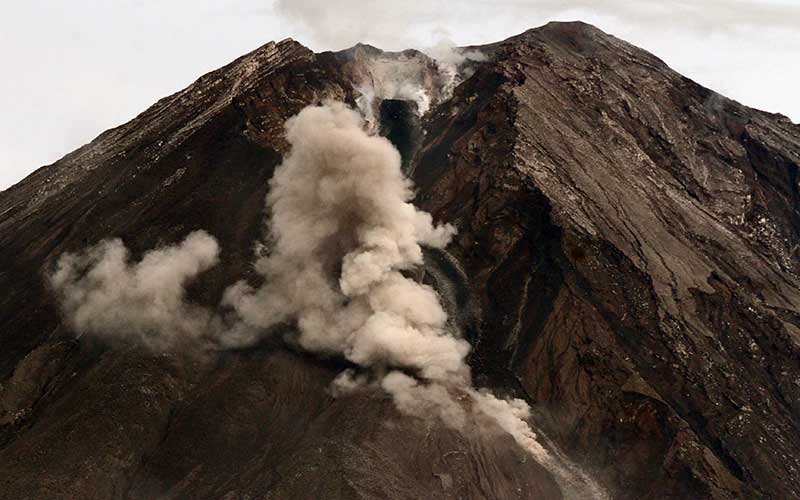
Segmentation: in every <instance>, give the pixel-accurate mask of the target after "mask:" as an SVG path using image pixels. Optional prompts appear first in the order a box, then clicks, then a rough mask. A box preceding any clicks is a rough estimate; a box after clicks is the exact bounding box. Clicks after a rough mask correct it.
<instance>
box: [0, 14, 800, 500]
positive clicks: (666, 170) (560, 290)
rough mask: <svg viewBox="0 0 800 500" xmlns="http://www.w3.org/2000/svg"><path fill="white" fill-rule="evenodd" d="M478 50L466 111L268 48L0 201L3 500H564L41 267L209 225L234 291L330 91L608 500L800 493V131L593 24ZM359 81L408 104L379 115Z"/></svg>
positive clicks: (364, 70)
mask: <svg viewBox="0 0 800 500" xmlns="http://www.w3.org/2000/svg"><path fill="white" fill-rule="evenodd" d="M478 49H479V50H480V51H481V52H482V53H483V54H485V55H486V56H488V57H487V60H486V61H478V62H474V63H470V64H469V68H468V70H469V71H468V72H466V73H465V75H469V78H467V79H466V80H465V81H464V82H463V83H461V84H460V85H458V86H457V87H456V88H455V91H454V94H453V96H452V98H450V99H448V98H447V97H448V96H447V95H446V93H445V92H443V91H442V90H441V89H443V88H444V87H445V86H446V84H447V82H443V81H441V80H442V78H443V76H442V74H443V73H442V71H441V68H439V67H437V64H436V63H435V62H434V61H432V60H430V59H428V58H426V57H425V56H424V55H422V54H420V53H418V52H414V51H407V52H405V53H399V54H389V53H382V52H380V51H379V50H377V49H374V48H372V47H368V46H357V47H354V48H353V49H350V50H348V51H343V52H340V53H322V54H314V53H313V52H311V51H310V50H308V49H306V48H304V47H303V46H301V45H300V44H298V43H296V42H294V41H291V40H285V41H283V42H280V43H269V44H267V45H265V46H263V47H261V48H260V49H257V50H256V51H254V52H252V53H250V54H248V55H246V56H244V57H242V58H240V59H238V60H237V61H234V62H233V63H231V64H230V65H228V66H226V67H224V68H221V69H219V70H217V71H215V72H212V73H210V74H208V75H205V76H203V77H202V78H200V79H199V80H198V81H197V82H195V83H194V84H193V85H192V86H190V87H188V88H187V89H185V90H183V91H181V92H179V93H177V94H175V95H173V96H170V97H168V98H165V99H162V100H161V101H159V102H158V103H156V104H155V105H154V106H153V107H151V108H150V109H148V110H147V111H145V112H144V113H142V114H141V115H140V116H138V117H137V118H135V119H134V120H132V121H131V122H129V123H128V124H125V125H123V126H121V127H118V128H116V129H113V130H110V131H108V132H105V133H104V134H102V135H101V136H99V137H98V138H97V139H96V140H95V141H93V142H92V143H91V144H88V145H87V146H84V147H83V148H80V149H79V150H77V151H75V152H74V153H71V154H70V155H67V156H66V157H65V158H64V159H62V160H60V161H59V162H57V163H55V164H54V165H51V166H48V167H44V168H42V169H40V170H39V171H37V172H35V173H34V174H32V175H31V176H30V177H28V178H27V179H25V180H24V181H22V182H21V183H19V184H18V185H16V186H14V187H13V188H11V189H9V190H7V191H4V192H2V193H0V285H2V288H3V290H5V294H4V296H3V297H2V298H0V353H2V354H0V380H1V381H2V386H0V497H2V498H15V499H17V498H229V499H233V498H311V497H313V498H363V499H372V498H397V499H401V498H402V499H405V498H409V499H411V498H437V499H438V498H452V499H461V498H475V499H479V498H498V499H510V498H561V492H560V491H559V487H558V485H557V484H556V483H555V481H554V479H553V478H552V477H551V475H550V474H549V473H548V472H547V471H546V470H544V469H543V468H542V467H541V466H540V465H539V464H536V463H535V462H534V461H532V460H529V459H528V458H527V457H526V456H525V455H524V453H523V452H522V451H521V450H519V449H518V448H516V446H515V445H514V443H513V441H512V440H511V439H510V438H508V437H500V438H492V439H489V438H487V437H486V436H464V435H461V434H458V433H456V432H453V431H450V430H447V429H445V428H443V427H442V426H441V425H440V424H438V423H436V422H421V421H418V420H415V419H412V418H409V417H407V416H402V415H400V414H399V413H398V412H397V411H396V410H395V409H394V407H393V405H392V402H391V400H390V399H388V398H387V397H386V396H385V395H383V394H382V393H380V392H379V391H375V392H373V393H360V394H357V395H352V396H349V397H343V398H342V397H340V398H333V397H332V396H331V395H330V394H329V391H328V387H329V384H330V382H331V380H332V379H333V378H334V377H335V376H336V374H337V373H339V372H340V371H341V369H342V368H344V367H345V366H346V364H345V363H344V362H343V361H341V360H338V359H318V358H316V357H313V356H310V355H308V354H305V353H302V352H299V351H297V350H296V349H293V348H291V347H290V346H287V345H284V344H283V343H282V342H279V341H277V340H275V341H269V342H265V343H262V344H260V345H259V346H257V347H255V348H251V349H245V350H239V351H229V352H222V353H196V352H186V353H180V354H175V353H172V354H158V353H149V352H146V351H144V350H142V349H140V348H137V347H136V346H127V347H126V346H114V347H113V348H112V347H111V346H108V345H104V344H102V343H99V342H97V341H94V340H92V339H90V338H80V339H75V338H74V334H73V333H72V332H70V331H69V329H68V328H66V327H65V326H64V325H63V324H62V321H61V319H60V318H59V314H58V311H57V307H56V305H55V303H54V301H53V299H52V296H51V294H50V293H48V291H47V290H46V287H45V285H44V279H43V272H44V271H43V270H45V269H48V266H51V265H52V263H53V261H54V259H55V258H57V257H58V256H59V255H61V254H62V253H63V252H65V251H75V250H79V249H81V248H84V247H85V246H87V245H88V244H92V243H95V242H97V241H99V240H101V239H103V238H106V237H109V236H119V237H122V238H123V239H124V240H125V242H126V243H127V244H128V246H129V247H130V248H131V249H132V251H133V252H134V253H137V254H140V253H141V252H143V251H145V250H147V249H149V248H153V247H155V246H158V245H160V244H167V243H174V242H176V241H179V240H180V239H181V238H183V237H184V236H185V235H186V234H187V233H188V232H190V231H191V230H194V229H205V230H207V231H209V232H210V233H211V234H213V235H214V236H216V237H217V238H218V239H219V241H220V242H221V244H222V249H223V256H222V257H223V258H222V263H221V264H220V265H219V266H217V267H216V268H214V269H213V270H211V271H209V272H208V273H207V274H206V275H204V276H203V278H202V279H201V281H200V282H199V283H198V284H197V286H194V287H192V289H191V290H190V292H191V295H192V298H193V299H194V300H196V301H198V302H202V303H207V304H215V303H218V302H219V299H220V296H221V294H222V291H223V290H224V288H225V287H226V286H228V285H229V284H231V282H232V281H234V280H236V279H237V278H238V277H240V276H247V275H248V274H249V273H251V272H252V271H251V270H250V263H251V261H252V248H253V245H254V243H255V242H256V241H257V240H258V239H259V238H260V237H261V236H262V234H263V225H262V220H263V216H264V213H263V211H264V208H263V200H264V197H265V194H266V190H267V189H268V183H267V181H268V180H269V178H270V177H271V175H272V172H273V170H274V168H275V167H276V166H277V165H278V164H279V163H280V161H281V158H282V155H284V154H285V153H286V151H287V144H286V143H285V140H284V139H283V124H284V122H285V120H286V119H287V118H289V117H290V116H292V115H294V114H296V113H297V112H298V111H299V110H300V109H302V108H303V107H305V106H306V105H308V104H314V103H318V102H320V101H321V100H324V99H337V100H344V101H345V102H349V103H351V104H352V105H354V106H355V105H358V104H360V105H361V106H362V109H368V110H369V111H371V112H372V113H373V116H374V117H375V119H376V120H378V121H380V126H378V127H376V128H378V129H379V130H381V131H382V132H383V133H384V134H386V135H387V136H389V137H390V138H392V139H393V140H394V141H395V143H396V144H397V145H398V147H399V148H400V149H401V152H402V153H403V157H404V161H405V164H406V168H407V171H408V172H409V173H410V174H411V175H412V176H413V178H414V180H415V182H416V184H417V188H418V196H417V201H416V203H417V204H418V205H420V206H421V207H423V208H425V209H426V210H429V211H431V212H432V213H433V214H434V215H435V217H436V218H437V219H438V220H443V221H449V222H451V223H453V224H455V225H457V226H458V229H459V235H458V236H457V239H456V241H455V242H454V244H452V245H451V246H450V247H449V248H448V251H447V252H438V251H430V252H429V253H428V254H427V255H426V271H427V272H426V275H427V276H426V277H425V278H424V279H425V280H427V281H428V282H430V283H432V284H435V285H436V286H437V288H438V289H439V290H440V292H441V293H442V294H443V296H444V297H445V298H446V299H447V303H448V308H449V309H450V312H451V313H453V315H454V316H455V318H457V321H458V322H459V324H460V325H461V327H462V329H463V330H464V331H465V332H466V334H467V336H468V337H469V339H470V341H471V343H472V344H473V346H474V352H473V354H472V356H471V360H470V362H471V365H472V366H473V369H474V371H475V375H476V379H477V382H478V383H479V385H482V386H487V387H491V388H493V389H495V391H497V392H499V393H501V394H508V395H511V394H514V395H517V396H524V397H526V398H527V399H528V401H529V402H530V403H531V404H532V406H533V408H534V410H535V413H536V414H535V424H536V426H537V427H538V428H540V429H542V430H544V431H546V434H547V436H548V437H549V439H550V440H551V441H552V443H553V445H554V446H555V447H557V448H560V449H561V450H562V451H563V452H564V453H565V454H566V455H568V456H569V457H570V458H571V459H572V460H573V461H575V462H576V463H579V464H580V465H581V466H582V467H583V469H584V470H586V471H587V472H589V473H590V474H591V475H593V476H594V477H595V478H597V480H598V481H599V482H600V483H601V484H603V486H604V487H605V488H606V489H607V491H609V493H610V495H611V496H613V497H614V498H642V497H646V496H647V497H653V498H714V499H728V498H775V499H779V498H780V499H783V498H800V479H798V478H800V438H798V436H800V281H799V280H798V277H797V274H796V273H797V271H798V260H797V257H796V251H797V248H798V245H800V238H799V236H800V233H799V231H800V224H799V222H800V220H799V219H798V185H797V169H798V164H800V127H798V126H797V125H794V124H792V123H791V122H790V121H789V120H788V119H786V118H785V117H782V116H779V115H770V114H767V113H763V112H760V111H756V110H753V109H749V108H746V107H744V106H741V105H739V104H738V103H735V102H732V101H730V100H727V99H725V98H724V97H721V96H719V95H717V94H714V93H713V92H711V91H709V90H707V89H704V88H702V87H701V86H699V85H697V84H695V83H694V82H691V81H690V80H688V79H686V78H684V77H682V76H680V75H679V74H677V73H675V72H674V71H672V70H670V69H669V68H668V67H667V66H666V65H665V64H664V63H663V62H661V61H660V60H658V59H657V58H655V57H654V56H652V55H650V54H648V53H646V52H644V51H641V50H639V49H637V48H635V47H632V46H630V45H629V44H626V43H624V42H622V41H620V40H618V39H616V38H614V37H611V36H609V35H606V34H604V33H602V32H600V31H599V30H596V29H594V28H592V27H591V26H588V25H585V24H581V23H552V24H549V25H547V26H544V27H542V28H538V29H535V30H531V31H528V32H526V33H523V34H522V35H519V36H517V37H514V38H511V39H509V40H506V41H504V42H501V43H498V44H494V45H490V46H485V47H479V48H478ZM376 60H378V61H379V64H376V63H374V61H376ZM392 64H394V65H395V66H392ZM392 67H400V68H402V70H401V73H402V74H403V75H404V76H403V77H404V78H408V79H413V81H415V82H418V83H420V84H421V88H422V89H423V90H424V91H425V93H426V96H427V97H428V98H430V106H431V107H430V111H429V112H428V113H426V114H425V115H424V116H423V117H422V118H421V119H419V118H418V117H416V116H415V115H414V112H415V111H419V110H420V105H421V104H424V103H422V102H420V101H419V100H418V99H415V96H414V95H411V94H409V93H408V92H406V91H401V90H400V89H394V90H391V89H390V90H387V85H388V83H387V81H389V80H391V78H390V76H392V74H391V71H389V69H387V68H392ZM387 72H388V73H387ZM387 75H389V76H387ZM365 82H368V83H371V85H372V88H373V89H376V88H377V89H379V90H380V91H381V93H382V94H383V95H384V97H393V98H394V99H393V100H387V101H384V103H383V105H380V103H375V106H377V107H378V108H377V109H374V108H364V103H363V101H360V98H363V92H362V91H360V90H359V87H362V86H363V84H364V83H365ZM388 94H391V95H388ZM409 100H416V101H417V102H414V103H413V104H411V103H409V102H408V101H409Z"/></svg>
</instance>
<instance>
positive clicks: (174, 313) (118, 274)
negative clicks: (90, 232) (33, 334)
mask: <svg viewBox="0 0 800 500" xmlns="http://www.w3.org/2000/svg"><path fill="white" fill-rule="evenodd" d="M218 255H219V246H218V245H217V241H216V240H215V239H214V238H213V237H211V236H210V235H208V234H207V233H205V232H203V231H197V232H194V233H191V234H190V235H189V236H188V237H187V238H186V239H185V240H184V241H183V242H182V243H180V244H179V245H176V246H172V247H165V248H162V249H158V250H153V251H150V252H148V253H147V254H145V256H144V257H143V258H142V260H141V261H140V262H137V263H132V262H130V256H129V252H128V249H127V248H126V247H125V245H124V244H123V243H122V241H121V240H119V239H114V240H107V241H103V242H101V243H99V244H98V245H96V246H94V247H92V248H90V249H88V250H86V251H85V252H82V253H80V254H64V255H63V256H61V258H60V259H59V261H58V263H57V266H56V269H55V271H54V272H53V273H52V274H51V275H50V276H49V283H50V285H51V286H52V288H53V290H54V291H55V293H56V294H57V296H58V298H59V300H60V304H61V308H62V311H63V314H64V316H65V318H66V320H67V323H68V324H69V325H70V327H71V328H72V329H73V330H74V331H75V332H76V333H78V334H90V335H96V336H100V337H102V338H104V339H106V340H109V341H112V342H113V341H116V340H126V341H131V340H132V341H136V342H140V343H142V344H144V345H145V346H147V347H150V348H152V349H155V350H165V349H169V348H172V347H174V346H175V345H176V344H178V343H181V342H183V341H185V340H188V339H192V338H197V337H199V336H201V335H203V334H204V333H205V332H206V331H207V328H208V324H209V321H210V318H211V315H210V313H209V312H208V311H207V310H206V309H204V308H202V307H200V306H194V305H191V304H189V303H187V302H186V300H185V294H186V289H185V287H186V285H187V284H188V283H189V282H191V281H192V280H193V279H194V278H196V277H197V276H198V275H199V274H200V273H202V272H203V271H206V270H208V269H209V268H211V267H212V266H214V265H215V264H216V263H217V260H218Z"/></svg>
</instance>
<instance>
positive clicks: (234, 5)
mask: <svg viewBox="0 0 800 500" xmlns="http://www.w3.org/2000/svg"><path fill="white" fill-rule="evenodd" d="M576 19H580V20H583V21H586V22H589V23H592V24H594V25H596V26H598V27H600V28H601V29H603V30H605V31H607V32H609V33H611V34H614V35H616V36H618V37H620V38H623V39H626V40H628V41H630V42H632V43H634V44H636V45H639V46H641V47H643V48H646V49H647V50H650V51H651V52H653V53H655V54H656V55H658V56H659V57H660V58H662V59H664V60H665V61H666V62H667V63H668V64H670V65H671V66H672V67H673V68H675V69H676V70H678V71H680V72H681V73H683V74H685V75H687V76H689V77H691V78H693V79H694V80H696V81H698V82H700V83H701V84H703V85H706V86H708V87H710V88H712V89H714V90H716V91H718V92H720V93H722V94H725V95H727V96H728V97H731V98H733V99H736V100H738V101H740V102H742V103H744V104H747V105H749V106H753V107H756V108H760V109H764V110H768V111H774V112H780V113H783V114H785V115H787V116H789V117H790V118H792V119H793V120H794V121H795V122H800V93H798V91H797V87H798V85H799V83H798V82H800V0H694V1H685V0H674V1H669V0H665V1H653V0H636V1H632V0H564V1H556V0H457V1H435V0H433V1H431V0H428V1H410V0H406V1H398V0H391V1H389V0H379V1H369V0H339V1H336V0H274V1H270V0H233V1H227V2H215V1H211V0H164V1H158V2H156V1H147V0H116V1H114V2H107V1H100V0H73V1H70V2H63V1H42V0H29V1H27V2H12V1H11V0H0V61H1V62H2V68H3V70H2V77H0V189H5V188H7V187H9V186H10V185H12V184H13V183H15V182H17V181H19V180H21V179H22V178H23V177H24V176H25V175H27V174H29V173H30V172H32V171H33V170H35V169H36V168H38V167H40V166H42V165H46V164H49V163H52V162H54V161H56V160H57V159H59V158H60V157H61V156H63V155H64V154H66V153H68V152H70V151H72V150H73V149H75V148H77V147H78V146H80V145H82V144H84V143H86V142H88V141H90V140H91V139H92V138H94V137H95V136H97V135H98V134H99V133H100V132H102V131H103V130H105V129H108V128H110V127H113V126H116V125H119V124H121V123H124V122H125V121H127V120H129V119H131V118H133V117H134V116H135V115H136V114H137V113H139V112H141V111H144V109H145V108H147V107H148V106H149V105H150V104H152V103H154V102H155V101H156V100H157V99H158V98H160V97H163V96H165V95H168V94H170V93H173V92H175V91H177V90H180V89H181V88H183V87H185V86H186V85H188V84H189V83H191V82H192V81H194V80H195V79H196V78H197V77H199V76H200V75H201V74H203V73H204V72H207V71H209V70H212V69H215V68H217V67H219V66H222V65H223V64H225V63H227V62H229V61H230V60H232V59H234V58H236V57H237V56H239V55H241V54H243V53H245V52H248V51H250V50H252V49H254V48H256V47H258V46H260V45H262V44H263V43H265V42H267V41H269V40H279V39H283V38H286V37H289V36H291V37H292V38H294V39H296V40H298V41H300V42H302V43H304V44H305V45H307V46H309V47H311V48H313V49H315V50H318V51H319V50H325V49H341V48H345V47H348V46H350V45H353V44H354V43H355V42H357V41H363V42H368V43H372V44H373V45H377V46H379V47H382V48H387V49H401V48H407V47H411V46H414V47H425V46H430V45H433V44H435V43H436V42H438V41H440V40H441V39H449V40H452V41H453V42H455V43H456V44H461V45H463V44H479V43H487V42H492V41H496V40H500V39H503V38H505V37H508V36H511V35H514V34H517V33H519V32H521V31H524V30H525V29H528V28H532V27H536V26H539V25H542V24H544V23H546V22H547V21H550V20H576Z"/></svg>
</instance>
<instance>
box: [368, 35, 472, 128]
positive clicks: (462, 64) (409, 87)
mask: <svg viewBox="0 0 800 500" xmlns="http://www.w3.org/2000/svg"><path fill="white" fill-rule="evenodd" d="M422 52H423V53H424V54H425V56H427V57H425V56H423V55H421V54H419V53H417V54H414V55H407V54H406V53H402V54H399V55H398V54H387V55H379V56H370V57H369V58H368V59H367V61H366V74H365V75H363V80H362V81H361V82H359V84H358V85H357V86H356V90H357V91H358V92H359V94H360V96H359V97H358V98H357V99H356V104H357V105H358V108H359V110H360V111H361V113H362V114H363V115H364V117H365V119H366V121H367V124H368V125H369V130H370V131H374V130H376V127H377V119H376V109H377V107H378V106H379V105H380V103H381V101H382V100H384V99H401V100H405V101H412V102H414V103H416V105H417V106H416V113H417V114H418V115H419V116H424V115H425V114H426V113H427V112H428V111H429V110H430V109H431V108H432V107H433V106H435V105H438V104H440V103H442V102H444V101H446V100H448V99H450V97H452V95H453V90H454V89H455V88H456V86H458V84H460V83H461V82H462V81H463V80H464V78H466V77H469V76H471V73H472V68H470V67H468V66H466V63H468V62H483V61H486V59H487V57H486V55H485V54H483V53H481V52H479V51H477V50H462V49H460V48H458V47H456V46H455V45H454V44H453V43H452V42H450V41H448V40H445V39H442V40H440V41H439V43H438V44H437V45H435V46H433V47H430V48H427V49H423V50H422ZM432 69H434V70H433V71H431V70H432Z"/></svg>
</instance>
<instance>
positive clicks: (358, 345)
mask: <svg viewBox="0 0 800 500" xmlns="http://www.w3.org/2000/svg"><path fill="white" fill-rule="evenodd" d="M363 127H364V121H363V119H362V117H361V116H360V115H359V114H358V113H357V112H355V111H353V110H351V109H349V108H348V107H346V106H345V105H344V104H341V103H332V104H329V105H326V106H315V107H308V108H306V109H304V110H303V111H301V112H300V114H298V115H297V116H296V117H294V118H292V119H290V120H289V121H288V122H287V125H286V131H287V134H286V137H287V140H288V141H289V143H290V144H291V145H292V150H291V152H290V153H289V155H288V156H287V157H286V159H285V160H284V162H283V164H282V165H281V166H280V167H279V168H278V169H277V170H276V172H275V175H274V177H273V179H272V181H271V186H270V187H271V189H270V192H269V195H268V197H267V205H268V208H269V210H270V212H271V225H270V231H271V236H272V248H271V251H270V253H269V255H267V256H265V257H262V258H260V259H259V260H258V261H257V262H256V270H257V271H258V272H259V273H260V274H261V275H262V276H263V277H264V285H263V286H261V287H260V288H253V287H251V286H248V285H247V284H245V283H243V282H240V283H238V284H236V285H235V286H233V287H231V288H230V289H229V290H228V291H227V293H226V295H225V300H224V303H225V305H228V306H231V307H233V308H234V309H235V311H236V312H237V313H238V315H239V316H240V317H241V318H242V320H243V321H244V322H245V323H246V324H248V325H250V326H252V327H256V328H258V329H259V330H260V331H267V330H268V329H269V328H270V327H272V326H274V325H277V324H280V323H283V322H286V321H289V320H296V322H297V326H298V330H299V336H298V339H297V341H298V343H299V344H300V345H301V346H302V347H303V348H305V349H308V350H311V351H315V352H321V353H332V354H342V355H344V357H346V358H347V359H349V360H350V361H352V362H354V363H356V364H358V365H360V366H367V367H368V366H376V365H385V366H400V367H404V368H411V369H416V370H418V371H419V372H420V373H422V374H423V375H424V376H425V377H426V378H430V379H441V380H444V379H452V378H463V377H464V376H465V375H466V374H465V372H464V370H465V367H466V365H465V363H464V357H465V356H466V355H467V353H468V352H469V344H468V343H467V342H466V341H465V340H463V339H460V338H457V337H456V336H454V335H451V334H450V332H448V331H446V330H445V324H446V321H447V314H446V313H445V312H444V309H443V308H442V306H441V304H440V302H439V299H438V295H437V294H436V292H435V291H434V290H433V289H432V288H431V287H429V286H427V285H422V284H419V283H417V282H415V281H413V280H412V279H410V278H408V277H406V276H405V275H404V274H403V271H408V270H411V269H412V268H414V267H415V266H419V265H420V264H422V248H421V245H428V246H432V247H437V248H442V247H444V246H445V245H446V244H447V243H448V242H449V240H450V238H451V237H452V235H453V234H454V232H455V230H454V229H453V227H452V226H449V225H438V226H437V225H434V224H433V220H432V218H431V216H430V214H427V213H425V212H421V211H419V210H417V209H416V208H415V207H414V205H413V204H411V203H410V200H411V198H412V196H413V192H412V186H411V182H410V181H409V180H408V179H406V178H405V177H404V176H403V174H402V171H401V168H400V167H401V164H400V154H399V153H398V152H397V150H396V149H395V148H394V146H392V144H391V143H390V142H389V141H387V140H386V139H384V138H382V137H377V136H370V135H368V134H367V133H366V132H365V131H364V128H363Z"/></svg>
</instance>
